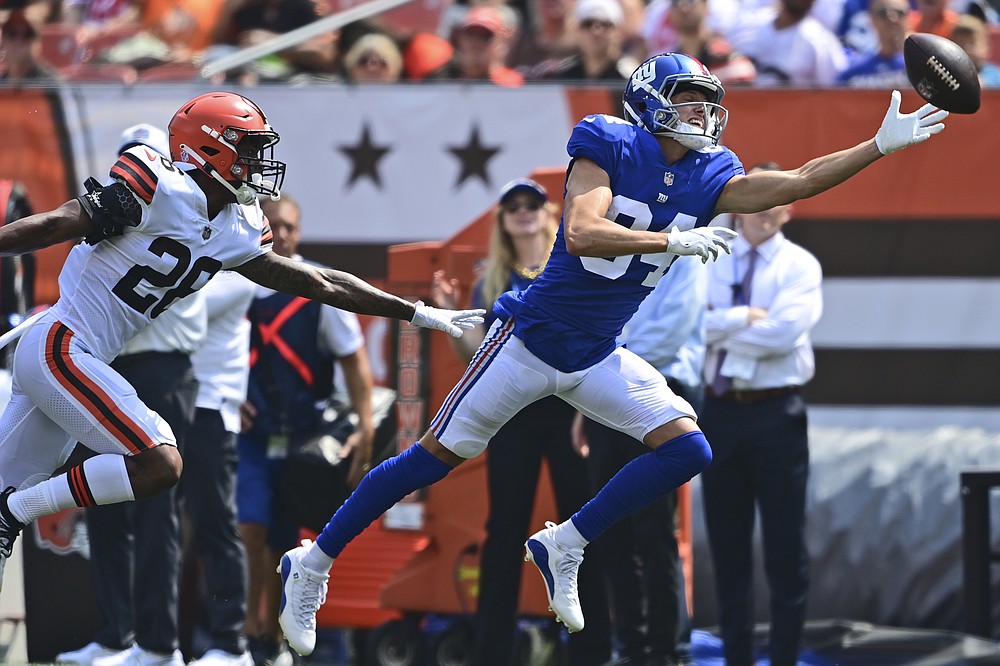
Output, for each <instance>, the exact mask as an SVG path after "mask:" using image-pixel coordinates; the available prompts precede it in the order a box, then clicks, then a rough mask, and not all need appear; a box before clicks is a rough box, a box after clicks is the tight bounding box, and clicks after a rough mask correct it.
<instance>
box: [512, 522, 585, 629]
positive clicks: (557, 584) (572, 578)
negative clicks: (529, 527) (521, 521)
mask: <svg viewBox="0 0 1000 666" xmlns="http://www.w3.org/2000/svg"><path fill="white" fill-rule="evenodd" d="M557 527H558V525H556V524H555V523H552V522H547V523H545V529H544V530H541V531H539V532H535V533H534V534H533V535H531V536H530V537H528V540H527V541H525V542H524V550H525V554H524V559H525V561H527V562H534V563H535V566H536V567H538V571H539V572H541V574H542V578H543V579H544V580H545V593H546V594H547V595H549V610H551V611H552V612H554V613H555V614H556V619H557V620H559V621H560V622H562V623H563V624H565V625H566V629H568V630H569V631H570V633H573V632H577V631H582V630H583V609H582V608H580V595H579V594H578V593H577V588H576V575H577V571H578V570H579V569H580V563H581V562H583V548H567V547H566V546H563V545H562V544H560V543H558V542H557V541H556V539H555V531H556V528H557Z"/></svg>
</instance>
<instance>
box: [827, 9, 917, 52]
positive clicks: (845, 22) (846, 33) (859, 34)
mask: <svg viewBox="0 0 1000 666" xmlns="http://www.w3.org/2000/svg"><path fill="white" fill-rule="evenodd" d="M868 2H869V0H847V1H846V2H845V3H844V13H843V14H842V15H841V17H840V22H839V23H838V24H837V29H836V30H835V33H836V35H837V37H839V38H840V41H841V42H843V43H844V46H845V47H846V48H847V51H848V53H849V54H854V56H855V57H856V56H866V55H871V54H873V53H876V52H877V51H878V47H879V43H878V34H877V33H876V32H875V26H874V25H872V17H871V14H870V13H869V12H868ZM906 9H907V13H909V10H910V6H909V4H907V6H906Z"/></svg>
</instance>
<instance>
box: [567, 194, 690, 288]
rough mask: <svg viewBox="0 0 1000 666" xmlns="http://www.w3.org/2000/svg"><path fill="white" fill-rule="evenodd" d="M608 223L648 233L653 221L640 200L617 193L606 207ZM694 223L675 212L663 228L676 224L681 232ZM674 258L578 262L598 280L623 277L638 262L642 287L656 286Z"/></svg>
mask: <svg viewBox="0 0 1000 666" xmlns="http://www.w3.org/2000/svg"><path fill="white" fill-rule="evenodd" d="M607 217H608V219H609V220H612V221H613V222H616V223H617V224H620V225H622V226H623V227H626V228H628V229H635V230H636V231H648V230H649V225H650V223H652V221H653V213H652V211H650V210H649V206H648V205H647V204H645V203H643V202H641V201H636V200H635V199H629V198H628V197H624V196H622V195H620V194H616V195H615V198H614V199H612V200H611V206H610V207H609V208H608V215H607ZM697 221H698V218H696V217H695V216H694V215H688V214H687V213H677V215H675V216H674V219H673V220H672V221H671V222H670V224H668V225H667V229H673V228H674V226H675V225H676V226H677V227H679V228H680V229H681V230H682V231H687V230H688V229H691V228H692V227H694V224H695V222H697ZM675 257H676V255H674V254H670V253H669V252H657V253H656V254H640V255H634V254H627V255H624V256H621V257H609V258H604V257H580V262H581V263H582V264H583V267H584V268H585V269H587V270H588V271H590V272H591V273H597V274H598V275H600V276H602V277H606V278H608V279H609V280H617V279H618V278H620V277H621V276H623V275H625V272H626V271H628V268H629V266H631V265H632V260H633V259H636V258H637V259H638V261H637V263H638V265H640V266H642V267H643V268H644V269H645V270H646V271H647V275H646V278H645V279H644V280H643V281H642V285H643V286H644V287H655V286H656V283H657V282H659V281H660V278H661V277H663V274H664V273H666V272H667V269H668V268H670V263H671V262H672V261H673V260H674V259H675Z"/></svg>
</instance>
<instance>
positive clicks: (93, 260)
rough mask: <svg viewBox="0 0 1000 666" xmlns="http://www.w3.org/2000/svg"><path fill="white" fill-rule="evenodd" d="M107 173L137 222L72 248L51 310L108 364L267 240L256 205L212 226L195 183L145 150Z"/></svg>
mask: <svg viewBox="0 0 1000 666" xmlns="http://www.w3.org/2000/svg"><path fill="white" fill-rule="evenodd" d="M111 175H112V177H113V178H116V179H117V180H119V181H121V182H123V183H124V184H125V185H127V186H128V188H129V189H130V190H131V192H132V193H133V195H134V196H135V197H136V199H137V200H138V201H139V204H140V206H141V208H142V218H141V221H140V222H139V225H138V226H136V227H126V228H125V230H124V233H123V234H122V235H121V236H115V237H112V238H107V239H105V240H102V241H101V242H99V243H98V244H97V245H93V246H91V245H85V244H81V245H78V246H76V247H75V248H73V250H72V251H71V252H70V256H69V258H68V259H67V262H66V264H65V266H64V267H63V270H62V272H61V273H60V274H59V291H60V298H59V301H58V302H57V303H56V304H55V305H54V306H53V308H52V312H53V314H54V315H55V316H56V317H57V318H58V320H59V321H61V322H62V323H63V324H65V325H66V326H67V327H68V328H69V329H70V330H72V331H73V332H74V333H75V334H76V335H77V336H79V338H80V340H81V341H82V342H83V343H84V344H85V345H86V346H87V347H88V348H89V350H90V351H91V353H93V354H94V355H95V356H97V357H98V358H100V359H102V360H104V361H105V362H106V363H110V362H111V360H112V359H114V358H115V356H117V355H118V353H119V352H120V351H121V349H122V348H123V347H124V346H125V343H126V342H128V341H129V340H130V339H131V338H132V337H133V336H134V335H135V334H136V333H137V332H138V331H140V330H142V329H143V328H145V327H146V326H148V325H149V323H150V322H151V321H152V320H153V319H155V318H156V317H157V316H159V314H160V313H161V312H163V311H164V310H165V309H166V308H168V307H169V306H170V305H171V304H172V303H173V302H174V301H176V300H177V299H179V298H183V297H185V296H187V295H189V294H191V293H193V292H194V291H197V290H198V289H201V288H202V287H203V286H205V284H206V283H207V282H208V280H209V279H210V278H211V277H212V276H213V275H215V273H217V272H218V271H219V270H222V269H228V268H234V267H236V266H240V265H242V264H244V263H246V262H247V261H249V260H251V259H253V258H255V257H257V256H260V255H261V254H264V253H265V252H269V251H270V249H271V240H272V234H271V229H270V226H266V225H265V221H264V215H263V213H262V212H261V209H260V206H259V205H258V204H257V203H256V202H254V203H253V204H251V205H246V206H242V205H238V204H235V203H233V204H230V205H228V206H226V207H225V208H224V209H223V210H222V211H221V212H220V213H219V214H218V215H217V216H216V217H215V218H214V219H212V220H209V219H208V205H207V201H206V198H205V194H204V193H203V192H202V191H201V189H200V188H199V187H198V186H197V185H196V184H195V182H194V180H192V179H191V178H190V177H189V176H188V175H187V174H185V173H184V172H183V171H181V170H180V169H178V168H177V167H176V166H174V165H173V164H171V163H170V161H169V160H167V159H166V158H163V157H161V156H159V155H157V154H156V153H155V152H154V151H152V150H150V149H148V148H146V147H144V146H136V147H134V148H130V149H129V150H128V151H126V152H125V153H123V154H122V155H121V156H120V157H119V158H118V161H117V162H115V164H114V166H113V167H112V168H111Z"/></svg>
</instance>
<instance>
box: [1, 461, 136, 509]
mask: <svg viewBox="0 0 1000 666" xmlns="http://www.w3.org/2000/svg"><path fill="white" fill-rule="evenodd" d="M134 499H135V495H134V494H133V492H132V483H131V481H129V478H128V471H127V470H126V469H125V456H119V455H116V454H113V453H104V454H101V455H97V456H94V457H93V458H89V459H87V460H85V461H84V462H83V464H82V465H77V466H76V467H74V468H72V469H70V470H69V471H68V472H66V473H65V474H60V475H59V476H55V477H52V478H51V479H48V480H46V481H42V482H41V483H39V484H37V485H34V486H32V487H30V488H25V489H24V490H19V491H17V492H15V493H12V494H11V496H10V497H9V498H8V500H7V506H8V508H9V509H10V511H11V513H13V514H14V517H15V518H17V519H18V520H20V521H21V522H22V523H25V524H27V523H30V522H31V521H33V520H35V519H36V518H39V517H40V516H47V515H49V514H53V513H55V512H57V511H61V510H62V509H68V508H70V507H74V506H79V507H86V506H94V505H95V504H116V503H118V502H131V501H132V500H134Z"/></svg>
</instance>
